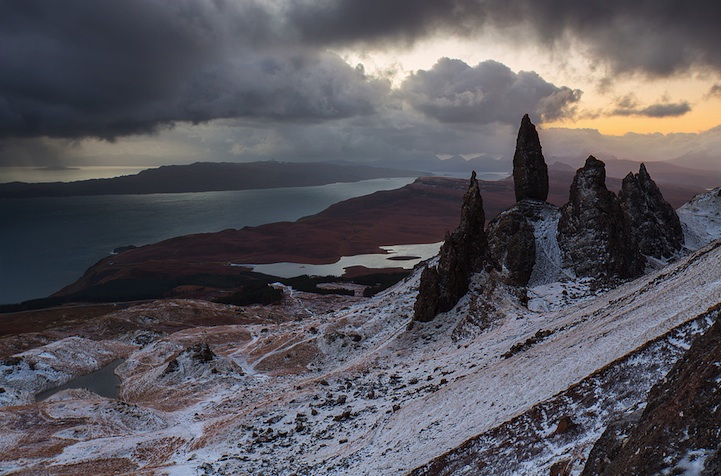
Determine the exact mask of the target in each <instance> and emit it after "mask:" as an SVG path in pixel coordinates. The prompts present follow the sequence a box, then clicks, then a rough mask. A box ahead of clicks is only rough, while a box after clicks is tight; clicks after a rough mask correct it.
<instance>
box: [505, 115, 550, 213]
mask: <svg viewBox="0 0 721 476" xmlns="http://www.w3.org/2000/svg"><path fill="white" fill-rule="evenodd" d="M513 182H514V184H515V188H516V201H519V202H520V201H521V200H524V199H529V198H530V199H533V200H541V201H545V200H546V199H547V198H548V167H547V166H546V161H545V160H544V159H543V153H542V152H541V141H540V140H539V139H538V133H537V132H536V126H534V125H533V123H532V122H531V119H530V118H529V117H528V114H526V115H525V116H523V119H521V127H520V129H518V139H516V152H515V154H514V155H513Z"/></svg>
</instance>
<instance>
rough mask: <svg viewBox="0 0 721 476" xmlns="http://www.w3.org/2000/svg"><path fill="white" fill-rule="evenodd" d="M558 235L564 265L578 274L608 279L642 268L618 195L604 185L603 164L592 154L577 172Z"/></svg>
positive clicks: (629, 273)
mask: <svg viewBox="0 0 721 476" xmlns="http://www.w3.org/2000/svg"><path fill="white" fill-rule="evenodd" d="M557 237H558V245H559V247H560V248H561V253H562V256H563V261H564V265H566V266H568V267H570V268H571V269H573V270H574V271H575V273H576V275H577V276H589V277H594V278H598V279H600V280H601V281H610V280H613V279H615V278H622V279H624V278H631V277H635V276H639V275H640V274H641V273H642V272H643V269H644V258H643V256H642V255H641V254H640V252H639V251H638V244H637V243H636V240H635V238H634V236H633V235H632V234H631V233H630V231H629V226H628V224H627V222H626V220H625V218H624V214H623V210H622V209H621V206H620V204H619V201H618V198H616V195H615V194H614V193H613V192H610V191H609V190H608V189H607V188H606V170H605V165H604V163H603V162H601V161H600V160H598V159H596V158H595V157H593V156H590V157H589V158H588V159H587V160H586V164H585V165H584V166H583V167H582V168H580V169H578V171H577V172H576V176H575V177H574V179H573V183H572V184H571V191H570V195H569V200H568V203H567V204H566V205H564V206H563V208H562V209H561V218H560V220H559V223H558V235H557Z"/></svg>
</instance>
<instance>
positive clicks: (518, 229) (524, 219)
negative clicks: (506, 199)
mask: <svg viewBox="0 0 721 476" xmlns="http://www.w3.org/2000/svg"><path fill="white" fill-rule="evenodd" d="M531 205H532V204H531V203H529V202H528V201H525V200H524V201H522V202H520V203H517V204H516V205H514V206H513V207H511V208H509V209H508V210H506V211H505V212H503V213H501V214H500V215H498V216H497V217H496V218H494V219H493V220H491V222H490V223H489V224H488V233H487V235H488V249H489V251H490V254H491V256H492V257H493V259H494V261H495V262H496V263H497V264H498V265H499V266H500V267H501V269H502V271H503V273H504V275H505V276H506V280H507V282H508V283H509V284H511V285H514V286H525V285H526V284H528V280H529V279H530V278H531V273H532V272H533V266H534V264H535V262H536V238H535V235H534V232H533V224H532V220H533V219H534V211H535V209H534V207H532V206H531Z"/></svg>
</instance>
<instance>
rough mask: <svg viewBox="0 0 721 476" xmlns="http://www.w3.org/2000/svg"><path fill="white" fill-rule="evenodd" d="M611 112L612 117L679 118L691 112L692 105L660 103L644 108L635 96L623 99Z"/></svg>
mask: <svg viewBox="0 0 721 476" xmlns="http://www.w3.org/2000/svg"><path fill="white" fill-rule="evenodd" d="M616 106H617V107H616V109H614V110H613V111H611V112H610V113H609V115H611V116H645V117H653V118H660V117H678V116H683V115H684V114H686V113H688V112H691V105H690V104H689V103H688V102H686V101H680V102H677V103H667V102H666V103H658V104H652V105H650V106H646V107H642V106H640V105H639V104H638V102H637V101H636V99H635V97H634V96H633V95H629V96H626V97H624V98H622V99H621V100H620V101H619V102H618V103H617V105H616Z"/></svg>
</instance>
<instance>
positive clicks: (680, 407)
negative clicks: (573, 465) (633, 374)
mask: <svg viewBox="0 0 721 476" xmlns="http://www.w3.org/2000/svg"><path fill="white" fill-rule="evenodd" d="M719 362H721V322H719V321H718V320H717V321H716V322H715V324H714V325H713V326H711V328H709V330H708V331H706V333H705V334H704V335H702V336H701V337H699V338H698V339H697V340H696V341H695V342H694V343H693V344H692V345H691V348H690V349H689V350H688V352H687V353H686V355H685V356H684V357H682V358H681V359H680V360H679V361H678V362H677V363H676V365H675V366H674V367H673V368H672V369H671V371H670V372H669V373H668V375H667V376H666V377H665V378H664V379H663V380H662V381H661V382H660V383H659V384H657V385H656V386H655V387H653V389H651V392H650V393H649V399H648V404H647V405H646V408H645V410H644V411H643V414H642V415H641V416H640V419H638V418H637V420H638V421H637V422H633V420H632V419H631V420H630V421H629V420H626V421H621V422H617V423H615V424H613V425H610V426H609V428H608V429H607V430H606V431H605V432H604V434H603V435H602V436H601V438H600V439H599V440H598V442H597V443H596V444H595V445H594V447H593V450H592V451H591V453H590V455H589V458H588V461H587V463H586V467H585V468H584V471H583V473H582V474H583V475H585V476H591V475H604V476H615V475H623V474H698V475H709V476H710V475H716V474H721V443H720V442H719V438H718V432H719V428H721V412H719V411H718V409H719V407H720V406H721V388H719V385H718V381H719V378H721V368H719V364H718V363H719Z"/></svg>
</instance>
